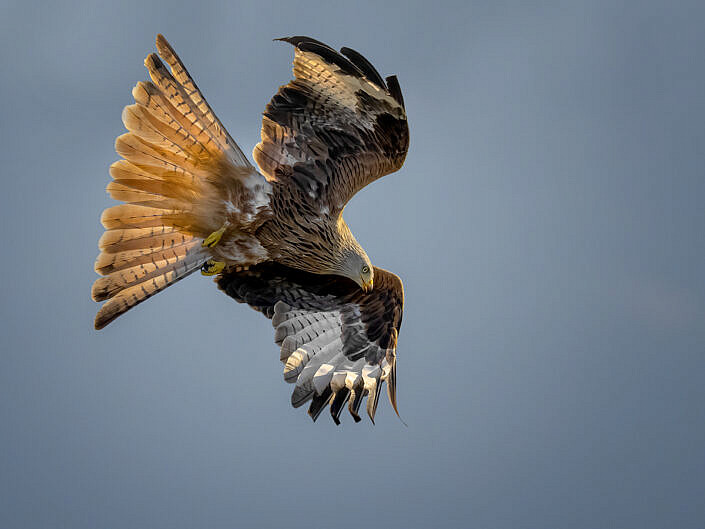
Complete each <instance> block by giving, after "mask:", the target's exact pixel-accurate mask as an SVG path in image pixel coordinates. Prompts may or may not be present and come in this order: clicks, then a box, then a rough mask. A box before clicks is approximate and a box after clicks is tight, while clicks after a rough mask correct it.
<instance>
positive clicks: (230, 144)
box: [92, 35, 255, 329]
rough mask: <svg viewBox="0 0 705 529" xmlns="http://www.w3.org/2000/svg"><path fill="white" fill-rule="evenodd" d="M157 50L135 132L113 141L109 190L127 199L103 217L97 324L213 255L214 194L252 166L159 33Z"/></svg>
mask: <svg viewBox="0 0 705 529" xmlns="http://www.w3.org/2000/svg"><path fill="white" fill-rule="evenodd" d="M157 48H158V50H159V53H160V55H161V56H162V58H163V59H164V60H165V61H166V62H167V63H168V64H169V66H170V67H171V72H170V71H169V70H168V69H167V68H166V66H165V65H164V64H163V63H162V61H161V59H160V58H159V57H158V56H157V55H154V54H151V55H149V56H148V57H147V59H146V60H145V66H146V67H147V69H148V70H149V74H150V77H151V78H152V81H151V82H140V83H137V86H135V88H134V89H133V91H132V94H133V96H134V99H135V104H133V105H129V106H127V107H125V109H124V111H123V113H122V120H123V122H124V124H125V127H126V128H127V130H128V132H127V133H126V134H123V135H122V136H120V137H118V138H117V140H116V142H115V150H116V151H117V152H118V154H119V155H120V156H122V158H123V159H122V160H119V161H117V162H115V163H114V164H113V165H112V166H111V167H110V175H111V176H112V178H113V180H112V181H111V182H110V184H108V188H107V191H108V193H109V194H110V196H111V197H112V198H114V199H116V200H119V201H122V202H123V203H122V204H119V205H117V206H113V207H110V208H107V209H106V210H105V211H104V212H103V215H102V217H101V222H102V223H103V226H104V227H105V229H106V231H105V233H104V234H103V236H102V237H101V239H100V242H99V247H100V250H101V253H100V255H99V256H98V259H97V260H96V263H95V270H96V272H98V273H99V274H100V275H101V276H103V277H100V278H99V279H97V280H96V281H95V283H94V284H93V289H92V296H93V299H94V300H96V301H105V303H104V304H103V306H102V307H101V308H100V310H99V312H98V314H97V316H96V319H95V327H96V329H101V328H103V327H105V326H106V325H107V324H108V323H110V322H111V321H113V320H114V319H115V318H117V317H118V316H120V315H121V314H123V313H124V312H126V311H127V310H129V309H130V308H132V307H134V306H135V305H137V304H139V303H141V302H142V301H144V300H146V299H148V298H149V297H151V296H153V295H154V294H156V293H158V292H160V291H162V290H164V289H165V288H166V287H168V286H170V285H172V284H174V283H175V282H177V281H178V280H180V279H182V278H184V277H186V276H188V275H189V274H191V273H193V272H194V271H196V270H198V269H199V268H200V267H201V266H202V265H203V263H204V262H205V261H206V260H208V258H209V257H210V254H209V250H208V249H207V248H203V247H202V242H203V240H204V239H205V238H206V237H207V236H208V234H210V233H211V232H213V231H215V230H217V229H218V228H219V227H220V226H221V225H222V223H223V219H222V218H219V216H220V215H222V213H221V212H219V211H217V208H214V206H213V204H214V203H217V201H216V200H214V197H216V198H217V196H218V189H219V188H220V187H221V183H220V180H222V178H223V177H222V176H221V175H223V174H238V173H237V171H238V170H240V172H242V171H243V170H244V171H246V172H249V171H253V172H254V171H255V170H254V168H252V166H251V165H250V164H249V162H248V161H247V159H246V158H245V157H244V155H243V154H242V151H241V150H240V149H239V147H238V146H237V145H236V144H235V142H234V141H233V140H232V138H231V137H230V135H229V134H228V133H227V131H226V130H225V128H224V127H223V126H222V124H221V123H220V121H219V120H218V118H217V117H216V116H215V114H214V113H213V111H212V110H211V108H210V107H209V106H208V103H206V100H205V98H204V97H203V95H202V94H201V93H200V91H199V90H198V87H196V84H195V83H194V82H193V79H192V78H191V76H190V75H189V73H188V72H187V71H186V68H185V67H184V66H183V64H182V63H181V60H180V59H179V58H178V56H177V55H176V53H175V52H174V51H173V49H172V48H171V46H169V44H168V43H167V42H166V40H165V39H164V37H162V36H161V35H160V36H158V37H157Z"/></svg>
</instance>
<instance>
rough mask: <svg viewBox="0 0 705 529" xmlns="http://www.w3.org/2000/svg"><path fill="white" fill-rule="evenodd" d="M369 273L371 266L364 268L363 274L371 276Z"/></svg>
mask: <svg viewBox="0 0 705 529" xmlns="http://www.w3.org/2000/svg"><path fill="white" fill-rule="evenodd" d="M369 272H370V267H369V266H367V265H365V266H363V267H362V273H363V274H369Z"/></svg>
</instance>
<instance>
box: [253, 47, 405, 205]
mask: <svg viewBox="0 0 705 529" xmlns="http://www.w3.org/2000/svg"><path fill="white" fill-rule="evenodd" d="M280 40H284V41H286V42H289V43H291V44H293V45H294V46H295V47H296V51H295V55H294V77H295V79H294V80H293V81H291V82H290V83H289V84H288V85H286V86H282V87H281V88H280V89H279V91H278V92H277V94H276V95H275V96H274V97H273V98H272V100H271V101H270V103H269V104H268V105H267V107H266V108H265V111H264V117H263V119H262V141H261V142H260V143H259V144H257V146H255V149H254V152H253V156H254V158H255V161H256V162H257V164H258V165H259V167H260V170H261V171H262V173H263V174H264V175H265V176H266V177H267V178H268V179H269V180H271V181H277V182H279V183H281V184H282V185H293V186H298V187H299V188H300V189H301V190H302V191H304V196H306V195H308V196H309V197H311V198H312V199H314V200H315V201H317V203H319V204H320V206H321V207H322V208H327V209H328V211H329V212H331V213H332V214H335V213H336V212H340V211H341V210H342V208H343V207H344V206H345V204H346V203H347V202H348V200H350V198H351V197H352V196H353V195H354V194H355V193H357V191H359V190H360V189H362V188H363V187H364V186H366V185H367V184H369V183H370V182H373V181H374V180H376V179H377V178H380V177H381V176H384V175H385V174H389V173H391V172H394V171H396V170H397V169H399V168H400V167H401V166H402V164H403V163H404V159H405V158H406V153H407V150H408V148H409V128H408V125H407V121H406V111H405V110H404V102H403V99H402V96H401V90H400V89H399V83H398V82H397V81H396V77H388V78H387V82H386V83H385V81H383V80H382V76H381V75H380V74H379V72H377V70H376V69H375V68H374V66H372V64H371V63H370V62H369V61H368V60H367V59H365V58H364V57H363V56H362V55H360V54H359V53H358V52H356V51H354V50H351V49H349V48H343V49H342V50H341V51H342V54H341V53H338V52H336V51H335V50H333V49H332V48H330V47H329V46H327V45H325V44H323V43H322V42H319V41H317V40H314V39H311V38H308V37H290V38H288V39H280Z"/></svg>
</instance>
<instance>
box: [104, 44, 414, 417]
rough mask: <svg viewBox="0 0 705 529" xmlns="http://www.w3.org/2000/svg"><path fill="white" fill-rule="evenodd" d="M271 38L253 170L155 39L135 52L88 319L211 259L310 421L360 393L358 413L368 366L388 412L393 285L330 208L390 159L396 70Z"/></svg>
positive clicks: (399, 135)
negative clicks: (265, 331) (285, 52)
mask: <svg viewBox="0 0 705 529" xmlns="http://www.w3.org/2000/svg"><path fill="white" fill-rule="evenodd" d="M281 40H284V41H286V42H289V43H290V44H292V45H294V46H295V48H296V51H295V57H294V77H295V78H294V80H293V81H291V82H290V83H289V84H287V85H286V86H283V87H281V88H280V89H279V91H278V92H277V94H276V95H275V96H274V97H273V98H272V100H271V101H270V103H269V104H268V105H267V107H266V108H265V112H264V116H263V120H262V141H261V142H260V143H259V144H258V145H257V146H256V147H255V149H254V152H253V156H254V159H255V161H256V162H257V164H258V166H259V172H258V171H257V169H255V168H254V167H253V166H252V165H251V164H250V163H249V161H248V160H247V158H246V157H245V156H244V154H243V153H242V151H241V150H240V148H239V147H238V146H237V144H236V143H235V141H234V140H233V139H232V137H231V136H230V135H229V134H228V132H227V131H226V130H225V128H224V127H223V125H222V123H221V122H220V121H219V120H218V118H217V117H216V115H215V113H214V112H213V111H212V109H211V108H210V106H209V105H208V103H207V102H206V100H205V98H204V97H203V95H202V94H201V92H200V91H199V89H198V87H197V86H196V84H195V82H194V81H193V79H192V78H191V76H190V75H189V73H188V71H187V70H186V68H185V66H184V65H183V63H182V62H181V60H180V59H179V57H178V56H177V55H176V53H175V52H174V50H173V49H172V48H171V46H170V45H169V43H168V42H167V41H166V39H164V37H163V36H161V35H159V36H158V37H157V49H158V51H159V55H160V56H161V59H160V57H158V56H157V55H155V54H150V55H149V56H148V57H147V58H146V59H145V66H146V67H147V69H148V71H149V74H150V77H151V82H140V83H138V84H137V86H135V88H134V90H133V96H134V99H135V104H134V105H130V106H128V107H126V108H125V110H124V111H123V122H124V123H125V127H126V128H127V129H128V131H129V132H128V133H127V134H124V135H122V136H120V137H119V138H118V139H117V141H116V144H115V147H116V150H117V152H118V154H120V155H121V156H122V158H123V159H122V160H120V161H118V162H115V163H114V164H113V165H112V166H111V168H110V174H111V176H112V177H113V181H112V182H111V183H110V184H109V185H108V192H109V193H110V195H111V196H112V197H113V198H115V199H116V200H121V201H123V202H124V204H121V205H118V206H114V207H111V208H108V209H106V210H105V212H104V213H103V216H102V219H101V221H102V223H103V225H104V226H105V228H106V232H105V234H104V235H103V237H101V240H100V243H99V246H100V249H101V254H100V255H99V257H98V259H97V261H96V271H97V272H98V273H99V274H101V275H102V276H103V277H101V278H99V279H98V280H96V282H95V283H94V285H93V298H94V299H95V300H96V301H106V303H105V304H104V305H103V306H102V307H101V309H100V310H99V312H98V315H97V316H96V322H95V325H96V328H102V327H104V326H105V325H107V324H108V323H110V322H111V321H113V320H114V319H115V318H116V317H118V316H119V315H120V314H122V313H124V312H125V311H127V310H129V309H130V308H132V307H134V306H135V305H137V304H138V303H140V302H142V301H144V300H145V299H147V298H149V297H151V296H152V295H154V294H156V293H158V292H159V291H161V290H163V289H164V288H166V287H168V286H169V285H171V284H173V283H175V282H176V281H178V280H180V279H182V278H183V277H186V276H187V275H189V274H191V273H193V272H194V271H196V270H198V269H199V268H202V269H203V270H204V271H207V270H213V269H215V270H216V271H218V270H221V269H223V271H222V273H220V275H219V277H218V284H219V286H220V288H221V289H223V290H224V291H225V292H226V293H228V294H229V295H231V296H233V297H234V298H235V299H237V300H238V301H241V302H246V303H249V304H250V305H252V306H253V307H254V308H256V309H258V310H261V311H262V312H264V313H265V314H266V315H267V316H269V317H270V318H273V324H274V325H275V327H276V329H277V331H276V339H277V342H278V343H279V344H280V345H281V346H282V361H283V362H284V363H285V366H286V367H285V379H287V380H288V381H290V382H295V383H296V384H297V387H296V390H295V391H294V395H293V397H292V403H293V404H294V405H295V406H298V405H301V404H303V402H306V401H307V400H309V399H312V404H311V407H310V409H309V413H310V414H311V416H312V417H313V418H314V419H315V418H316V417H317V416H318V414H319V413H320V412H321V411H322V409H323V408H325V407H326V406H327V405H328V404H330V406H331V415H332V417H333V419H334V420H335V421H336V422H338V421H339V416H340V413H341V410H342V407H343V405H344V404H346V403H348V404H349V406H348V408H349V411H350V413H351V414H352V416H353V417H354V418H355V419H356V420H359V416H358V415H357V410H358V409H359V407H360V404H361V400H362V397H363V396H369V398H368V412H369V414H370V417H372V418H373V417H374V412H375V409H376V406H377V399H378V396H379V388H380V387H381V381H383V380H387V381H388V388H389V396H390V400H391V401H392V404H393V405H394V409H395V410H396V393H395V388H396V385H395V380H396V340H397V336H398V330H399V326H400V325H401V313H402V306H403V291H402V286H401V281H400V280H399V278H398V277H397V276H394V275H393V274H391V273H389V272H386V271H383V270H381V269H377V268H374V267H372V265H371V263H370V260H369V257H368V256H367V254H366V253H365V251H364V250H363V249H362V247H361V246H360V245H359V244H358V242H357V241H356V240H355V237H354V236H353V235H352V233H351V231H350V229H349V228H348V226H347V224H346V223H345V221H344V220H343V217H342V212H343V209H344V207H345V204H346V203H347V202H348V201H349V200H350V198H351V197H352V196H353V195H354V194H355V193H356V192H357V191H359V190H360V189H362V188H363V187H364V186H365V185H367V184H368V183H370V182H372V181H374V180H376V179H377V178H379V177H381V176H383V175H385V174H388V173H390V172H393V171H396V170H397V169H399V168H400V167H401V165H402V163H403V162H404V158H405V156H406V152H407V149H408V142H409V133H408V127H407V122H406V113H405V110H404V101H403V98H402V96H401V90H400V89H399V84H398V82H397V80H396V77H388V78H387V79H386V81H385V80H383V79H382V77H381V76H380V74H379V73H378V72H377V70H376V69H375V68H374V67H373V66H372V64H371V63H370V62H369V61H367V60H366V59H365V58H364V57H363V56H362V55H360V54H359V53H357V52H355V51H354V50H351V49H349V48H343V49H342V50H341V53H338V52H336V51H335V50H333V49H332V48H330V47H328V46H326V45H325V44H323V43H321V42H319V41H316V40H314V39H311V38H308V37H291V38H288V39H281ZM162 59H163V60H164V61H165V62H166V63H167V64H168V66H169V69H168V68H167V67H166V66H165V65H164V63H163V62H162ZM373 280H374V283H373ZM373 284H374V289H373Z"/></svg>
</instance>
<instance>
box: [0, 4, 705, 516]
mask: <svg viewBox="0 0 705 529" xmlns="http://www.w3.org/2000/svg"><path fill="white" fill-rule="evenodd" d="M704 19H705V4H703V3H702V2H660V3H654V2H592V1H590V2H588V1H585V2H541V1H539V2H506V1H495V0H493V1H483V2H473V1H463V2H455V3H454V2H440V1H433V2H428V1H425V2H417V1H410V2H407V1H405V2H394V3H392V2H389V3H387V2H377V1H363V2H345V3H342V2H320V3H317V2H310V1H296V2H282V1H276V2H274V1H261V2H257V3H251V2H237V1H229V2H207V1H205V2H195V1H190V2H181V1H163V2H149V1H147V2H143V1H120V2H110V3H96V4H92V3H80V2H69V1H67V2H53V3H45V2H42V3H41V4H40V3H37V2H31V1H30V2H25V1H22V2H20V1H10V2H9V3H8V0H0V65H1V67H2V68H1V72H2V73H1V74H0V78H1V80H2V82H1V83H0V100H2V101H3V105H2V110H1V111H0V112H1V118H0V145H1V147H0V149H1V151H0V152H1V156H2V175H1V176H2V185H3V189H2V193H1V194H0V203H1V206H2V207H1V208H0V222H1V223H2V224H1V225H2V226H3V232H4V233H5V235H6V239H5V246H4V248H5V249H4V250H3V251H2V256H3V258H2V259H1V260H0V277H2V279H1V280H0V281H1V283H0V285H1V286H0V288H1V290H0V326H1V330H2V334H1V336H2V345H1V346H0V347H1V350H2V354H1V356H0V362H1V365H0V425H1V426H0V527H2V528H3V529H15V528H17V529H33V528H57V527H66V528H70V529H83V528H85V529H95V528H130V529H134V528H143V527H144V528H150V529H158V528H169V529H180V528H184V529H186V528H209V529H219V528H233V527H246V528H259V527H287V528H291V529H294V528H309V529H310V528H314V529H316V528H320V527H339V528H357V527H386V528H390V529H391V528H406V529H412V528H429V527H438V528H445V527H457V528H470V527H472V528H489V529H494V528H497V529H501V528H512V529H515V528H537V529H546V528H571V529H574V528H575V529H577V528H585V529H593V528H598V527H599V528H619V529H624V528H638V529H646V528H664V527H674V528H676V527H677V528H679V529H689V528H693V529H695V528H698V529H702V528H703V527H705V501H703V498H705V420H704V419H705V383H703V378H704V376H705V325H704V322H705V280H704V278H703V273H704V272H705V247H704V246H705V244H704V243H705V238H704V237H703V231H704V230H703V228H704V227H705V207H704V205H703V202H704V201H705V126H704V124H705V103H704V97H705V61H703V50H704V49H705V31H703V20H704ZM158 32H162V33H164V34H165V35H166V36H167V38H168V39H169V40H170V41H171V43H172V45H173V46H174V47H175V49H176V50H177V52H179V54H180V55H181V57H182V59H183V60H184V62H185V63H186V65H187V67H188V68H189V69H190V71H191V73H192V75H193V76H194V77H195V79H196V80H197V83H198V84H199V86H200V87H201V89H202V90H203V92H204V94H205V95H206V97H207V98H208V100H209V102H210V103H211V105H212V107H213V108H214V109H215V111H216V113H217V114H218V115H219V117H220V118H221V120H222V121H223V122H224V124H225V125H226V127H227V128H228V129H229V130H230V132H231V134H232V136H233V137H234V138H236V139H237V140H238V141H239V143H240V145H241V146H242V148H243V150H244V151H245V152H247V153H250V152H251V150H252V147H253V146H254V145H255V144H256V143H257V141H258V139H259V129H260V114H261V112H262V110H263V108H264V105H265V103H266V102H267V101H268V100H269V98H270V97H271V95H272V94H273V93H274V92H275V91H276V89H277V87H278V86H280V85H282V84H285V83H286V82H287V81H288V80H289V79H290V77H291V65H290V63H291V59H292V51H293V50H292V48H291V47H290V46H288V45H285V44H282V43H275V42H272V39H273V38H275V37H281V36H290V35H296V34H302V35H311V36H313V37H316V38H318V39H321V40H323V41H325V42H327V43H329V44H331V45H333V46H335V47H338V48H339V47H342V46H346V45H347V46H350V47H352V48H355V49H357V50H358V51H360V52H362V53H363V54H365V55H366V56H367V57H368V58H369V59H370V60H371V61H372V62H373V63H374V64H375V66H376V67H377V68H378V69H379V70H380V72H381V73H382V74H383V75H390V74H397V75H398V77H399V81H400V83H401V87H402V90H403V93H404V98H405V100H406V107H407V112H408V117H409V123H410V128H411V148H410V151H409V155H408V158H407V161H406V164H405V166H404V168H403V169H402V170H401V171H400V172H398V173H396V174H393V175H390V176H387V177H385V178H384V179H382V180H380V181H378V182H377V183H375V184H374V185H372V186H370V187H369V188H366V189H365V190H363V191H362V192H360V193H359V194H358V195H357V196H356V197H355V198H354V199H353V201H352V202H351V204H350V205H349V207H348V208H347V209H346V219H347V221H348V223H349V224H350V226H351V227H352V229H353V231H354V233H355V234H356V236H357V239H358V240H359V241H360V242H361V244H362V245H363V246H364V247H365V248H366V250H367V252H368V254H369V255H370V257H371V259H372V261H373V263H374V264H376V265H377V266H381V267H384V268H387V269H390V270H392V271H394V272H396V273H397V274H399V275H400V276H401V277H402V278H403V280H404V284H405V289H406V307H405V314H404V325H403V327H402V332H401V335H400V339H399V349H398V378H399V384H398V386H399V391H398V396H399V406H400V411H401V414H402V417H403V418H404V420H405V421H406V422H407V423H408V427H405V426H404V425H403V424H402V423H401V422H400V421H399V420H398V419H397V418H396V417H395V416H394V413H393V411H392V410H391V406H390V405H389V403H388V402H387V401H386V400H384V401H383V402H381V404H380V409H379V411H378V414H377V419H378V420H377V425H376V426H372V425H371V424H370V422H369V421H368V420H366V419H365V420H364V421H363V422H362V423H360V424H357V425H356V424H354V423H353V422H352V420H351V419H350V417H349V416H347V415H345V416H344V417H343V424H342V425H341V426H340V427H336V426H335V425H334V424H333V422H332V421H331V420H330V418H329V416H327V415H326V414H324V415H322V416H321V418H320V419H319V421H318V422H317V423H315V424H313V423H312V422H311V420H310V419H309V417H308V416H307V415H306V413H305V410H303V409H299V410H294V409H292V408H291V407H290V405H289V397H290V393H291V390H292V387H291V386H289V385H287V384H285V383H284V381H283V379H282V375H281V370H282V366H281V365H280V363H279V354H278V350H277V347H276V345H275V344H274V343H273V331H272V328H271V325H270V323H269V321H267V320H266V319H265V318H263V317H262V316H261V315H259V314H257V313H256V312H254V311H252V310H250V309H248V308H247V307H245V306H241V305H238V304H236V303H235V302H233V301H232V300H231V299H230V298H228V297H226V296H225V295H223V294H222V293H220V292H218V291H217V289H216V288H215V287H214V285H212V284H211V281H210V279H208V278H203V277H201V276H200V275H198V276H192V277H191V278H189V279H187V280H185V281H183V282H181V283H179V284H178V285H176V286H174V287H173V288H170V289H168V290H167V291H165V292H163V293H162V294H160V295H158V296H157V297H155V298H153V299H151V300H149V301H148V302H147V303H145V304H143V305H141V306H140V307H138V308H137V309H135V310H133V311H131V312H130V313H128V314H127V315H125V316H123V317H121V318H120V319H119V320H117V321H116V322H115V323H113V324H111V325H110V326H109V327H108V328H106V329H105V330H103V331H101V332H97V331H95V330H93V318H94V315H95V312H96V310H97V308H98V305H97V304H96V303H94V302H93V301H91V299H90V287H91V284H92V282H93V280H94V279H95V277H96V275H95V273H94V271H93V262H94V259H95V257H96V255H97V240H98V238H99V236H100V235H101V233H102V231H103V230H102V228H101V226H100V224H99V218H100V213H101V211H102V210H103V209H104V208H105V207H107V206H109V205H111V204H113V202H112V201H111V200H110V199H109V198H108V197H107V195H106V193H105V186H106V184H107V183H108V180H109V175H108V166H109V165H110V163H111V162H113V161H114V160H116V159H117V155H116V154H115V152H114V150H113V142H114V139H115V137H116V136H118V135H119V134H121V133H123V132H124V129H123V126H122V123H121V121H120V112H121V110H122V107H123V106H124V105H127V104H129V103H131V96H130V90H131V88H132V86H133V85H134V84H135V83H136V82H137V81H139V80H145V79H146V78H147V73H146V70H144V68H143V65H142V61H143V59H144V57H145V56H146V55H147V54H148V53H150V52H152V51H154V37H155V35H156V33H158Z"/></svg>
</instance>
